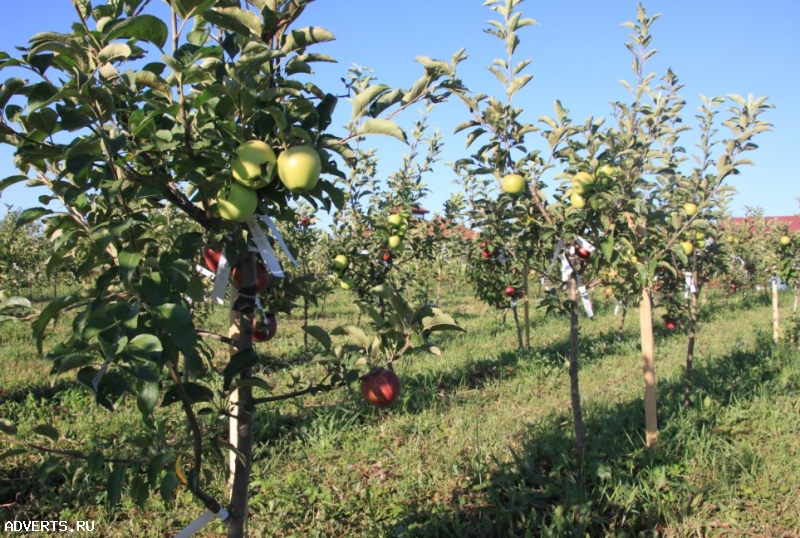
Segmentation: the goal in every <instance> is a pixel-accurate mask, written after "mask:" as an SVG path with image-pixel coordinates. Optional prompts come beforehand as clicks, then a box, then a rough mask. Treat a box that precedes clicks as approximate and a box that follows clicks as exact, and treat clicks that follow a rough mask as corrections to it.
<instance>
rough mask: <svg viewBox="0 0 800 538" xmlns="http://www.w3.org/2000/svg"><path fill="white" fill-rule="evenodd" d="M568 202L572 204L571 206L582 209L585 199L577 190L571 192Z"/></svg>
mask: <svg viewBox="0 0 800 538" xmlns="http://www.w3.org/2000/svg"><path fill="white" fill-rule="evenodd" d="M569 202H570V203H571V204H572V207H574V208H576V209H582V208H583V207H584V206H585V205H586V200H585V199H584V197H583V196H581V195H580V194H578V193H577V192H573V193H572V195H571V196H570V197H569Z"/></svg>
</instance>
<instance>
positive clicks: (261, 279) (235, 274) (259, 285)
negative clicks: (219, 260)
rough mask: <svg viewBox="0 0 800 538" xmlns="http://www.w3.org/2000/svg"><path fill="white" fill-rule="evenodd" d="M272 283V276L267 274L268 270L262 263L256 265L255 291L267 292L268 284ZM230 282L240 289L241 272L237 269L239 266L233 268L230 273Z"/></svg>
mask: <svg viewBox="0 0 800 538" xmlns="http://www.w3.org/2000/svg"><path fill="white" fill-rule="evenodd" d="M271 281H272V275H271V274H270V273H269V269H267V266H266V265H264V264H263V263H260V262H259V263H257V264H256V289H257V290H258V291H259V293H260V292H264V291H267V288H269V283H270V282H271ZM231 282H233V285H234V286H235V287H236V289H239V288H241V287H242V271H241V270H240V269H239V266H238V265H237V266H236V267H234V268H233V271H231Z"/></svg>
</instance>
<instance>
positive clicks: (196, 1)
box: [170, 0, 216, 20]
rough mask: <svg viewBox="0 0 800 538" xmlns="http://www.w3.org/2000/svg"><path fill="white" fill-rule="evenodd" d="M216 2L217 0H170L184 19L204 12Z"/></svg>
mask: <svg viewBox="0 0 800 538" xmlns="http://www.w3.org/2000/svg"><path fill="white" fill-rule="evenodd" d="M214 4H216V0H170V5H171V6H173V7H174V8H175V11H176V12H177V13H178V16H179V17H180V18H181V19H183V20H186V19H189V18H191V17H196V16H197V15H200V14H202V13H203V12H205V11H207V10H208V9H209V8H210V7H211V6H213V5H214Z"/></svg>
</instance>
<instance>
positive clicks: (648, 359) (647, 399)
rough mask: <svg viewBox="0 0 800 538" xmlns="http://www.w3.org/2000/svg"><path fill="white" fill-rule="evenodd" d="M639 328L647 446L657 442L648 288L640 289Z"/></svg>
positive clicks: (651, 316) (651, 315) (651, 327)
mask: <svg viewBox="0 0 800 538" xmlns="http://www.w3.org/2000/svg"><path fill="white" fill-rule="evenodd" d="M639 330H640V332H641V340H642V373H643V377H644V422H645V430H646V435H647V448H653V447H655V446H656V445H657V444H658V418H657V415H656V411H657V406H656V364H655V346H654V344H653V300H652V298H651V296H650V288H645V289H644V290H643V291H642V296H641V299H640V302H639Z"/></svg>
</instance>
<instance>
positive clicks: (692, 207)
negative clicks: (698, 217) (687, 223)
mask: <svg viewBox="0 0 800 538" xmlns="http://www.w3.org/2000/svg"><path fill="white" fill-rule="evenodd" d="M683 210H684V211H686V214H687V215H688V216H690V217H691V216H692V215H694V214H695V213H697V204H694V203H692V202H687V203H685V204H683Z"/></svg>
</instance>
